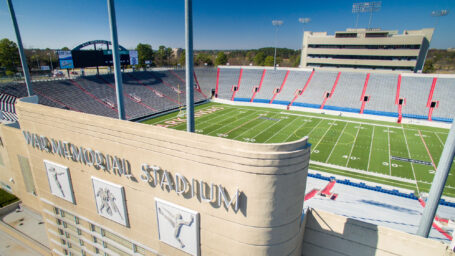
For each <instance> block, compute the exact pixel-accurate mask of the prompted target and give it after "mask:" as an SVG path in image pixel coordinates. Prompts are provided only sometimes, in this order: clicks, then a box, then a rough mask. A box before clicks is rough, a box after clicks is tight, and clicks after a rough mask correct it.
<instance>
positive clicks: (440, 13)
mask: <svg viewBox="0 0 455 256" xmlns="http://www.w3.org/2000/svg"><path fill="white" fill-rule="evenodd" d="M448 14H449V10H439V11H432V12H431V16H433V17H442V16H447V15H448Z"/></svg>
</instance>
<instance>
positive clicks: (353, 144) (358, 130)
mask: <svg viewBox="0 0 455 256" xmlns="http://www.w3.org/2000/svg"><path fill="white" fill-rule="evenodd" d="M360 128H362V124H360V126H359V128H358V129H357V133H356V135H355V139H354V142H353V143H352V147H351V152H350V153H349V157H348V161H347V162H346V166H345V167H348V164H349V160H351V155H352V151H354V146H355V142H356V141H357V137H358V136H359V132H360Z"/></svg>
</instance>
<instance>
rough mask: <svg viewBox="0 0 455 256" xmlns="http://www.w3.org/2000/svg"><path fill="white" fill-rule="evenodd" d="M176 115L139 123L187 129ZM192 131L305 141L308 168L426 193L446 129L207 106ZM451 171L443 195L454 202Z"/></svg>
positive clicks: (256, 139)
mask: <svg viewBox="0 0 455 256" xmlns="http://www.w3.org/2000/svg"><path fill="white" fill-rule="evenodd" d="M178 113H179V112H174V113H171V114H168V115H164V116H160V117H156V118H152V119H149V120H147V121H144V123H147V124H153V125H158V126H163V127H168V128H172V129H178V130H186V119H185V118H184V117H179V116H178ZM195 116H196V120H195V124H196V132H197V133H202V134H206V135H210V136H218V137H223V138H227V139H233V140H239V141H245V142H251V143H280V142H288V141H294V140H298V139H301V138H302V137H304V136H308V137H309V142H310V143H311V163H310V169H313V170H319V171H323V172H327V173H333V174H339V175H344V176H349V177H353V178H357V179H361V180H367V181H373V182H378V183H382V184H386V185H391V186H396V187H403V188H407V189H411V190H414V191H415V192H416V193H419V192H428V191H429V189H430V184H431V182H432V180H433V177H434V173H435V169H436V166H437V164H438V162H439V158H440V156H441V153H442V149H443V146H444V142H445V140H446V138H447V135H448V130H447V129H442V128H434V127H426V126H418V125H409V124H397V123H392V122H385V121H372V120H365V119H358V118H349V117H341V116H331V115H324V114H315V113H307V112H300V111H287V110H281V109H269V108H258V107H245V106H234V105H226V104H219V103H208V104H203V105H200V106H197V107H196V110H195ZM453 169H454V168H452V170H451V173H450V175H449V178H448V180H447V184H446V188H445V190H444V194H445V195H446V196H451V197H455V177H454V176H453Z"/></svg>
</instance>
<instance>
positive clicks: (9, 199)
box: [0, 189, 19, 208]
mask: <svg viewBox="0 0 455 256" xmlns="http://www.w3.org/2000/svg"><path fill="white" fill-rule="evenodd" d="M18 200H19V199H18V198H17V197H15V196H14V195H12V194H10V193H8V192H6V191H5V190H3V189H0V208H2V207H3V206H6V205H9V204H11V203H14V202H16V201H18Z"/></svg>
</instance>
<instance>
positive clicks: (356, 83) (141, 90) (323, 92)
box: [0, 67, 455, 122]
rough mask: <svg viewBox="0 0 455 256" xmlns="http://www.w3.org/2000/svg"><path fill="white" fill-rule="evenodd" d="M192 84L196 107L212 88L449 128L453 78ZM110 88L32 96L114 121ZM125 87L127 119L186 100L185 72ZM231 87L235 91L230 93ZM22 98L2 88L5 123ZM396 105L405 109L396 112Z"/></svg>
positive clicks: (270, 78) (271, 75) (95, 82)
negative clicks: (444, 124) (440, 123)
mask: <svg viewBox="0 0 455 256" xmlns="http://www.w3.org/2000/svg"><path fill="white" fill-rule="evenodd" d="M337 77H339V79H338V81H337ZM367 78H368V79H367ZM400 78H401V79H400ZM194 79H195V93H194V97H195V101H196V102H197V101H202V100H206V99H207V98H208V97H209V96H210V95H211V94H212V90H215V89H216V87H217V85H218V98H221V99H227V100H232V98H233V97H235V99H234V100H235V101H245V102H251V101H254V102H260V103H267V104H270V103H272V104H279V105H287V106H291V105H292V106H301V107H310V108H321V105H322V107H323V108H324V109H329V110H336V111H344V112H355V113H361V112H362V109H363V108H364V111H363V113H365V114H372V115H382V116H390V117H398V116H399V112H400V111H401V113H402V115H403V117H405V118H418V119H429V120H435V121H444V122H451V120H452V118H453V113H455V105H454V104H453V103H452V102H453V98H455V90H453V89H452V88H453V87H454V86H455V78H446V77H439V78H438V77H432V76H419V75H403V76H401V75H397V74H392V73H390V74H387V73H379V72H370V73H368V74H367V73H364V72H349V71H341V72H333V71H326V70H316V71H314V70H313V71H310V70H296V69H292V70H286V69H278V70H272V69H264V68H262V67H258V68H252V67H247V68H242V69H241V68H239V67H228V68H223V67H221V68H196V69H195V72H194ZM399 81H401V82H399ZM335 82H336V83H335ZM114 84H115V83H114V76H113V75H101V76H85V77H79V78H77V79H73V80H55V81H43V82H34V83H33V89H34V92H35V93H36V94H37V95H38V96H39V103H40V104H44V105H47V106H51V107H57V108H64V109H69V110H73V111H79V112H85V113H90V114H95V115H102V116H108V117H114V118H115V117H117V115H118V114H117V106H116V103H117V100H116V95H115V86H114ZM123 88H124V102H125V112H126V115H127V117H128V119H133V120H134V119H137V118H140V117H145V116H150V115H153V114H156V113H159V112H162V111H167V110H170V109H176V108H178V107H179V106H181V105H183V104H185V101H186V95H185V94H186V91H185V70H183V69H178V70H162V71H148V72H133V73H125V74H124V75H123ZM234 88H237V91H236V92H235V93H234V91H233V89H234ZM255 88H256V89H255ZM280 88H281V90H280ZM26 95H27V91H26V88H25V84H23V83H11V84H3V85H1V86H0V106H1V109H0V111H2V112H4V113H5V114H3V115H2V116H3V119H6V118H7V117H6V116H8V118H9V119H11V118H14V116H15V115H14V113H15V111H14V102H13V103H11V101H14V100H13V99H15V98H20V97H25V96H26ZM327 96H328V97H327ZM363 96H365V98H364V97H363ZM364 99H367V101H364ZM399 99H402V102H403V105H401V106H400V105H399V104H398V101H399ZM433 107H434V108H433Z"/></svg>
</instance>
